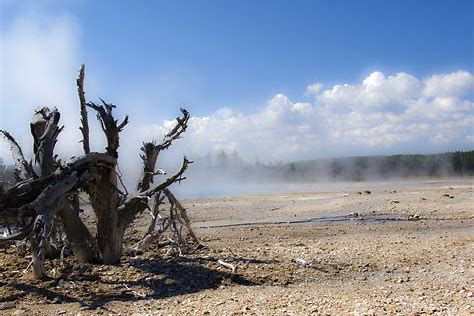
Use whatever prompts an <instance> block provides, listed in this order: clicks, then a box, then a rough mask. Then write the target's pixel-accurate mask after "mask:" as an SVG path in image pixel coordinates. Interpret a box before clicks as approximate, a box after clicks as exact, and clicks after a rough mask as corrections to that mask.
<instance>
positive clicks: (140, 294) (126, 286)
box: [123, 283, 146, 298]
mask: <svg viewBox="0 0 474 316" xmlns="http://www.w3.org/2000/svg"><path fill="white" fill-rule="evenodd" d="M123 286H125V288H126V289H127V290H128V291H130V292H132V294H133V295H135V296H137V297H140V298H145V297H146V294H142V293H138V292H137V291H134V290H132V289H131V288H130V287H128V285H127V284H125V283H124V284H123Z"/></svg>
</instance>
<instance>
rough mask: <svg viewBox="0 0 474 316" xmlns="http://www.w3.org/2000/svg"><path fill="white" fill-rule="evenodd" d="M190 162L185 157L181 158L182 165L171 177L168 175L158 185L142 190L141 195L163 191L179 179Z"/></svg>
mask: <svg viewBox="0 0 474 316" xmlns="http://www.w3.org/2000/svg"><path fill="white" fill-rule="evenodd" d="M190 163H193V162H192V161H190V160H188V159H187V158H186V157H184V158H183V163H182V165H181V168H180V169H179V171H178V172H177V173H175V174H174V175H173V176H172V177H169V178H168V179H166V180H165V181H163V182H162V183H161V184H160V185H158V186H156V187H155V188H153V189H151V190H148V191H145V192H143V195H146V196H153V195H154V194H156V193H157V192H159V191H163V189H165V188H167V187H169V186H170V185H171V184H173V183H175V182H176V181H178V180H179V179H181V176H182V175H183V173H184V172H185V171H186V169H188V165H189V164H190Z"/></svg>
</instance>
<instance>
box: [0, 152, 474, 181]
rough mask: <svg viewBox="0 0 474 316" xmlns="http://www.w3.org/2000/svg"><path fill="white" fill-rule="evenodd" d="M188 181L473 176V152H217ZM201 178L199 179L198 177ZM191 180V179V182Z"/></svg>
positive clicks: (6, 173) (2, 175)
mask: <svg viewBox="0 0 474 316" xmlns="http://www.w3.org/2000/svg"><path fill="white" fill-rule="evenodd" d="M0 159H1V158H0ZM194 160H195V162H196V163H195V165H194V166H193V168H192V169H191V170H190V172H189V173H190V174H191V175H192V176H191V179H192V178H193V177H195V178H196V179H199V181H201V179H202V178H203V177H204V178H206V179H209V180H210V179H211V178H213V179H216V178H218V179H222V180H225V181H230V182H231V181H234V180H235V181H249V182H255V181H258V182H262V181H263V182H265V181H276V182H315V181H324V180H341V181H348V180H349V181H364V180H375V179H388V178H400V177H401V178H408V177H449V176H452V177H463V176H474V150H471V151H455V152H448V153H441V154H430V155H391V156H359V157H343V158H328V159H315V160H306V161H294V162H287V163H283V162H282V163H263V162H261V161H259V160H256V161H254V162H252V163H250V162H246V161H245V160H243V159H242V158H241V157H240V155H239V154H238V152H237V151H233V152H230V153H229V152H225V151H220V152H218V153H216V154H207V155H206V156H204V157H200V158H199V157H195V159H194ZM200 175H201V176H202V177H200ZM11 179H13V166H5V165H4V164H3V163H2V162H1V160H0V185H1V183H2V182H3V183H8V182H9V181H10V180H11ZM190 181H192V180H190Z"/></svg>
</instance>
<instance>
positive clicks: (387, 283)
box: [0, 179, 474, 315]
mask: <svg viewBox="0 0 474 316" xmlns="http://www.w3.org/2000/svg"><path fill="white" fill-rule="evenodd" d="M473 186H474V182H473V181H472V179H467V180H463V181H454V180H452V181H439V182H426V183H422V182H420V183H419V184H417V185H409V186H405V185H403V183H400V185H398V186H397V185H394V184H393V183H391V185H390V188H385V189H384V187H383V186H380V185H377V186H371V185H370V183H367V188H366V189H364V190H362V191H351V190H347V191H331V192H319V193H288V194H272V195H254V196H251V195H249V196H239V197H223V198H213V199H193V200H187V201H185V202H186V203H185V206H186V207H187V208H188V212H189V215H190V217H191V218H192V220H193V226H194V227H195V229H196V233H197V234H198V236H199V237H200V238H201V239H202V240H203V243H204V244H205V245H206V246H207V249H201V250H199V251H196V252H195V253H192V254H189V255H187V256H185V257H177V258H176V257H169V256H166V254H165V253H164V251H163V250H160V249H158V248H156V247H155V248H152V249H150V250H149V251H148V252H146V253H145V254H143V255H140V256H135V255H134V254H132V253H129V252H127V251H126V255H125V256H124V258H123V260H122V262H121V264H120V265H119V266H93V265H83V266H79V265H78V264H76V263H74V262H73V258H72V257H70V258H68V262H67V263H68V265H69V268H68V269H67V270H66V271H65V272H64V273H60V271H59V263H58V262H57V261H52V262H49V263H48V269H49V270H48V271H49V275H50V276H51V279H50V280H48V281H36V280H32V278H31V274H30V272H28V271H27V272H24V269H25V268H26V267H27V266H28V262H29V259H28V258H21V257H18V256H17V255H16V249H15V248H10V249H8V250H6V251H5V253H4V254H3V255H2V256H1V258H0V277H1V278H0V285H1V289H0V309H1V310H0V313H1V314H2V315H9V314H12V315H98V314H102V315H313V314H314V315H425V314H428V315H431V314H432V315H472V314H474V304H473V303H474V296H473V292H474V270H473V260H472V259H473V253H474V251H473V250H474V249H473V248H474V247H473V246H474V242H473V241H474V234H473V231H474V229H473V226H474V195H473ZM145 226H146V221H145V220H142V221H139V222H138V223H137V225H136V229H134V230H133V231H131V232H128V234H127V236H128V237H127V238H128V240H129V244H131V243H132V242H133V241H135V240H137V238H138V237H139V236H141V233H142V231H143V228H144V227H145ZM218 260H223V261H225V262H227V263H230V264H233V265H235V266H236V267H237V270H236V271H235V273H232V271H231V270H230V269H229V268H227V267H225V266H223V265H221V264H219V263H218Z"/></svg>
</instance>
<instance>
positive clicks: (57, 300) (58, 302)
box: [52, 296, 62, 304]
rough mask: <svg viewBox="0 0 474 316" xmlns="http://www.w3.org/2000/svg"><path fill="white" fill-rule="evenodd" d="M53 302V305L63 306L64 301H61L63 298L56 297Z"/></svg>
mask: <svg viewBox="0 0 474 316" xmlns="http://www.w3.org/2000/svg"><path fill="white" fill-rule="evenodd" d="M52 302H53V304H61V303H62V300H61V298H60V297H59V296H55V297H54V298H53V301H52Z"/></svg>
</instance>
